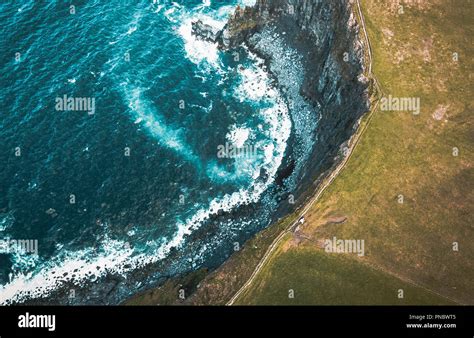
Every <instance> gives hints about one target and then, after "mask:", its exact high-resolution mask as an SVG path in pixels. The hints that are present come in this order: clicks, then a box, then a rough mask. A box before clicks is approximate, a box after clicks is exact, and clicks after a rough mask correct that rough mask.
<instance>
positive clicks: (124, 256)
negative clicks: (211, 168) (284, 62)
mask: <svg viewBox="0 0 474 338" xmlns="http://www.w3.org/2000/svg"><path fill="white" fill-rule="evenodd" d="M244 2H245V3H248V4H249V5H250V4H252V3H253V2H254V0H252V1H244ZM177 6H178V5H177ZM176 9H177V7H173V11H170V10H168V11H166V12H167V14H168V15H171V13H172V12H174V11H175V10H176ZM220 15H221V14H220ZM181 27H183V26H181ZM181 29H182V31H181V32H180V33H181V34H182V35H183V33H184V35H183V37H185V38H189V39H191V38H192V37H191V38H190V37H189V35H188V33H190V32H189V31H188V27H186V29H184V28H181ZM185 40H186V39H185ZM185 43H188V44H190V45H188V47H187V48H186V52H187V53H188V57H190V59H193V58H194V60H195V61H197V62H201V61H202V60H203V59H205V60H207V61H208V62H209V61H210V63H211V64H213V61H215V62H217V60H218V57H217V55H215V54H214V51H212V52H209V51H204V50H203V49H202V48H204V47H205V46H204V45H199V44H198V45H197V46H196V45H195V43H196V42H195V41H191V40H188V41H187V42H185ZM216 53H217V51H216ZM253 57H254V58H255V61H256V62H257V63H259V64H260V65H261V63H262V60H259V59H258V58H256V57H255V56H253ZM214 65H216V63H214ZM241 75H242V87H239V88H238V89H237V91H236V93H235V95H238V96H239V97H241V98H244V97H246V98H247V99H250V100H255V101H259V100H262V99H263V98H264V96H265V99H268V100H271V102H273V105H272V106H270V107H269V108H265V109H261V110H260V112H259V114H260V115H261V117H262V120H263V123H264V125H262V124H260V125H259V128H257V130H255V131H252V130H250V129H248V128H246V127H243V126H240V127H239V126H231V128H230V133H229V134H228V138H229V139H230V140H231V141H232V142H233V143H234V144H236V145H243V144H245V142H248V141H249V139H250V138H252V137H254V135H253V133H255V132H258V133H261V134H264V136H265V137H264V138H261V139H260V140H259V141H257V142H256V146H257V147H259V148H260V149H263V154H264V155H263V156H262V157H258V158H249V159H245V160H243V161H236V162H235V172H234V173H228V172H225V171H224V172H222V171H221V172H220V173H218V174H222V175H229V174H233V175H235V173H237V172H248V174H249V176H251V177H252V178H253V179H254V181H253V182H252V184H251V185H250V186H248V187H247V188H241V189H239V190H238V191H235V192H233V193H229V194H226V195H224V196H222V197H216V198H214V199H213V200H212V201H210V203H209V205H208V206H205V207H202V208H200V209H199V210H197V211H196V212H195V213H194V215H193V216H192V217H190V218H189V219H187V220H186V221H184V222H179V223H177V224H176V230H175V233H174V234H173V236H172V238H169V239H160V240H150V241H148V242H147V246H148V250H147V253H146V254H145V253H143V252H136V250H134V248H131V247H129V246H128V245H127V243H125V242H123V241H118V240H113V239H110V238H108V237H106V238H105V239H104V240H102V241H101V242H100V243H98V244H97V245H96V246H95V247H94V248H85V249H83V250H79V251H74V252H71V251H67V250H63V249H62V250H61V251H60V252H61V254H59V255H58V256H55V257H53V258H52V259H50V260H48V261H47V262H43V263H42V264H43V266H42V267H41V269H39V270H37V271H39V272H37V273H34V274H33V273H32V272H29V273H17V274H16V275H15V276H13V278H12V280H11V281H10V282H9V283H7V284H6V285H3V286H0V303H1V304H9V303H11V302H15V301H22V300H23V299H24V298H25V297H28V298H30V297H32V298H36V297H42V296H46V295H48V294H49V293H51V292H52V291H54V290H55V289H57V288H58V287H60V286H61V285H64V283H66V282H67V283H72V284H73V285H77V286H80V285H82V283H83V282H84V281H86V280H96V279H98V278H101V277H104V276H105V275H107V274H108V273H116V274H125V273H127V272H130V271H133V270H135V269H137V268H140V267H143V266H145V265H147V264H150V263H155V262H158V261H160V260H162V259H164V258H165V257H167V255H168V254H169V252H170V250H171V249H173V248H179V247H181V246H182V245H183V243H185V241H186V237H187V236H188V235H189V234H191V233H192V232H193V231H194V230H196V229H198V228H199V227H200V226H201V225H202V224H203V223H204V222H205V221H207V220H209V218H210V217H211V216H212V215H216V214H218V213H219V211H223V212H229V211H231V210H233V209H234V208H236V207H238V206H241V205H245V204H250V203H255V202H258V201H259V200H260V198H261V196H262V194H263V193H264V192H265V191H266V189H267V188H268V186H269V185H270V184H272V183H273V182H274V179H275V176H276V173H277V170H278V168H279V167H280V165H281V163H282V160H283V156H284V153H285V149H286V145H287V144H286V142H287V139H288V137H289V136H290V132H291V120H290V117H289V112H288V109H287V107H286V104H285V103H284V101H283V99H282V98H281V97H280V96H279V94H278V92H277V91H275V90H274V89H273V88H272V87H271V85H270V84H269V80H268V76H267V75H266V74H265V72H264V71H262V70H261V69H260V68H258V67H257V68H255V69H252V70H244V71H243V72H242V74H241ZM255 86H257V87H258V88H263V87H264V88H265V92H263V89H262V92H260V91H259V92H258V93H257V94H255V95H249V91H251V90H252V88H254V87H255ZM262 86H263V87H262ZM125 87H126V86H125ZM126 94H127V95H126V96H127V99H128V102H129V107H130V108H131V110H132V111H133V112H134V113H135V115H136V116H135V122H136V123H143V124H145V125H146V126H147V128H149V130H150V131H152V133H153V134H154V136H155V137H157V138H158V139H159V140H161V142H163V144H164V145H165V146H166V147H169V148H171V149H173V150H175V151H176V152H178V153H181V154H183V155H184V156H188V157H190V158H191V159H193V160H194V159H196V155H194V154H193V152H192V151H191V150H190V149H189V148H188V146H187V145H186V143H184V142H183V140H182V138H181V135H180V133H179V131H177V130H175V129H172V128H170V127H169V126H166V125H165V124H164V123H163V121H162V120H160V119H159V118H158V117H157V116H160V115H159V114H157V112H156V111H155V110H156V109H153V105H152V104H150V103H149V102H148V101H146V100H144V98H143V96H142V94H141V90H140V89H137V88H132V89H130V88H127V90H126ZM268 94H269V95H268ZM267 95H268V96H267ZM215 168H216V170H217V171H219V167H217V166H216V167H215ZM261 168H265V170H266V173H267V175H266V179H265V180H255V179H256V178H257V177H258V176H259V173H260V171H261ZM210 246H212V245H211V244H209V247H210ZM96 248H98V249H96ZM205 249H207V246H206V247H203V249H202V250H205ZM201 254H203V251H201ZM199 259H200V255H199V254H198V255H196V257H195V260H199ZM195 265H196V262H192V266H195Z"/></svg>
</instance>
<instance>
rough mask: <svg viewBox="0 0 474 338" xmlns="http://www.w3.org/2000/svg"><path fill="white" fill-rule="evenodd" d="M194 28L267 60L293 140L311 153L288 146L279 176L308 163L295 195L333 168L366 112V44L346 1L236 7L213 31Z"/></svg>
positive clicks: (281, 0) (293, 0)
mask: <svg viewBox="0 0 474 338" xmlns="http://www.w3.org/2000/svg"><path fill="white" fill-rule="evenodd" d="M199 26H200V27H201V29H195V30H194V31H195V34H196V35H198V36H200V37H202V38H204V39H207V40H209V41H213V42H217V43H218V44H219V47H220V48H222V49H234V48H238V47H239V46H241V45H242V44H244V45H246V46H247V47H248V48H249V50H250V51H252V52H253V53H256V54H257V55H258V56H260V57H262V58H263V59H264V60H265V62H266V64H267V66H268V70H269V71H270V73H272V75H273V77H274V78H275V80H276V81H277V82H278V86H279V87H280V89H281V91H282V93H284V95H285V96H286V100H287V102H288V106H289V107H290V110H291V111H292V112H291V116H292V120H293V122H294V128H295V133H294V134H295V136H294V137H295V138H300V141H299V142H300V143H302V144H303V145H302V146H300V148H302V149H303V148H305V149H307V148H308V147H310V148H311V150H310V155H309V156H308V157H307V158H306V159H304V158H301V156H303V155H302V154H303V151H302V150H301V151H299V150H298V149H296V148H297V147H294V149H293V150H294V151H295V152H294V154H292V156H290V158H289V160H288V163H286V164H284V165H283V166H282V168H281V171H282V172H285V170H286V168H289V167H298V162H299V161H305V160H306V162H307V164H306V165H305V166H304V168H302V170H301V172H300V174H299V177H298V178H297V181H298V182H300V184H298V185H299V186H300V188H299V189H301V187H305V188H308V184H312V183H313V182H315V180H316V179H317V178H318V177H320V175H321V174H322V173H323V172H325V171H327V170H328V169H329V168H331V167H332V166H333V165H334V163H335V161H336V158H337V157H338V155H339V154H340V149H341V146H342V145H343V144H345V143H347V141H348V139H349V138H350V137H351V135H352V134H353V133H354V131H355V129H356V127H357V125H358V122H359V120H360V118H361V116H362V115H363V114H364V113H365V112H366V111H368V109H369V100H368V86H369V81H368V80H367V77H366V76H364V73H365V69H364V67H365V60H364V58H365V54H364V50H363V48H364V45H363V44H362V43H361V40H360V37H359V27H358V24H357V21H356V19H355V17H354V12H353V9H352V8H351V2H350V1H349V0H331V1H329V0H328V1H316V0H257V1H256V4H255V5H254V6H252V7H245V8H241V7H238V8H237V9H236V11H235V13H234V14H233V15H232V16H231V17H230V18H229V20H228V22H227V24H226V25H225V26H224V28H223V29H222V30H221V31H220V32H219V33H215V32H213V31H210V29H208V28H207V29H202V25H199ZM196 27H197V26H196ZM311 123H312V124H314V126H315V127H314V129H313V130H311V129H310V128H307V125H308V124H311ZM298 128H299V130H298ZM309 141H311V142H309ZM295 149H296V150H295ZM295 163H296V164H295ZM284 179H285V177H283V178H281V181H283V180H284ZM304 182H306V183H307V184H305V183H304ZM301 183H303V184H301ZM299 192H302V191H299Z"/></svg>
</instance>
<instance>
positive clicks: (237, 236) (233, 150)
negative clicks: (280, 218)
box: [0, 0, 315, 304]
mask: <svg viewBox="0 0 474 338" xmlns="http://www.w3.org/2000/svg"><path fill="white" fill-rule="evenodd" d="M253 2H254V1H252V0H249V1H245V0H235V1H211V0H207V1H206V0H205V1H198V0H191V1H189V0H186V1H163V0H161V1H158V0H156V1H144V0H141V1H140V0H137V1H124V0H116V1H114V0H111V1H98V0H89V1H81V0H78V1H75V2H74V5H73V7H71V4H70V3H69V2H65V1H32V0H24V1H3V2H2V3H1V4H0V22H1V26H2V39H1V40H0V58H1V62H0V67H1V84H0V97H1V103H0V107H1V110H0V114H1V120H0V146H1V151H0V163H1V170H0V303H1V304H12V303H22V302H28V301H32V300H35V301H37V302H38V303H59V304H63V303H73V304H117V303H120V302H121V301H123V300H124V299H126V298H127V297H129V296H130V295H132V294H133V293H135V292H137V291H139V290H143V289H146V288H148V287H150V286H153V285H156V284H157V283H159V282H162V281H163V280H166V278H169V277H172V276H175V275H178V274H182V273H187V272H190V271H195V270H197V269H200V268H209V269H212V268H215V267H217V266H219V264H221V263H222V262H223V261H225V259H227V258H228V257H229V256H230V255H231V254H232V253H233V252H234V250H236V248H237V249H238V248H239V247H241V245H242V244H243V243H244V242H245V241H246V240H247V239H249V238H250V237H251V236H252V235H254V234H255V233H256V232H258V231H259V230H261V229H263V228H265V227H266V226H268V225H269V224H270V223H271V222H272V221H274V219H275V211H276V210H277V209H278V207H279V206H281V204H282V203H290V204H291V202H288V196H290V197H291V195H288V194H291V191H292V190H293V189H295V184H297V182H298V180H297V179H296V178H297V177H298V175H299V173H298V172H293V173H292V174H291V175H290V176H291V177H286V176H284V177H282V175H281V170H282V168H288V167H294V162H295V160H296V157H295V154H294V153H293V150H294V149H298V144H297V142H299V141H298V137H297V136H296V137H295V136H294V135H295V134H296V135H302V136H301V137H300V138H301V141H302V140H303V139H304V140H305V142H306V143H308V138H309V139H310V138H311V137H309V135H311V133H312V132H314V129H315V126H314V125H313V126H311V125H308V123H299V124H298V123H297V122H298V114H297V113H298V112H292V111H291V109H290V108H289V105H288V104H287V101H286V99H285V97H284V95H283V94H282V93H281V91H280V90H279V89H278V86H277V85H276V84H275V82H274V81H273V80H272V77H271V75H270V74H269V73H268V71H267V67H266V66H265V63H264V61H263V60H262V59H260V58H259V57H258V56H257V55H254V54H252V53H251V52H250V51H248V50H247V49H246V48H245V47H242V48H240V49H238V50H235V51H231V52H223V51H220V50H218V49H217V46H216V45H214V44H211V43H209V42H204V41H200V40H197V39H196V38H195V37H194V36H193V35H192V34H191V23H192V22H193V21H195V20H197V19H201V20H203V21H204V22H205V23H208V24H210V25H212V26H214V27H223V25H224V24H225V22H226V20H227V18H228V16H229V14H230V13H232V12H233V11H234V10H235V7H236V6H237V5H241V6H242V5H252V4H253ZM288 67H291V65H288ZM295 125H301V128H308V130H306V131H304V132H303V131H302V130H299V131H295ZM300 148H301V147H300ZM310 148H311V144H306V145H305V146H304V149H305V154H306V155H308V154H309V153H310V151H311V149H310ZM306 155H304V154H303V155H302V154H298V156H297V158H298V159H300V160H301V161H303V163H304V160H305V156H306ZM290 163H293V164H292V165H290ZM303 167H304V166H301V165H300V166H297V167H296V168H303ZM298 170H302V169H298ZM287 176H288V175H287ZM289 200H291V198H290V199H289ZM20 241H23V242H22V243H23V244H24V245H23V247H22V246H21V245H20ZM26 241H29V242H26ZM28 243H31V246H29V245H26V244H28ZM33 243H36V244H37V248H36V249H37V250H36V251H35V252H32V251H33V250H31V249H32V248H33V247H34V245H33ZM71 295H72V296H71Z"/></svg>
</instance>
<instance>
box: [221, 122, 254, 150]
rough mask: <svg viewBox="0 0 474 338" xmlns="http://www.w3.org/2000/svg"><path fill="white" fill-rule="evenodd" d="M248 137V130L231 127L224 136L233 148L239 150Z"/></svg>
mask: <svg viewBox="0 0 474 338" xmlns="http://www.w3.org/2000/svg"><path fill="white" fill-rule="evenodd" d="M249 136H250V129H249V128H246V127H237V126H236V125H232V126H231V127H230V131H229V132H228V133H227V135H226V139H227V140H228V141H229V142H231V143H232V145H234V146H235V147H238V148H241V147H243V146H244V144H245V142H246V141H247V140H248V138H249Z"/></svg>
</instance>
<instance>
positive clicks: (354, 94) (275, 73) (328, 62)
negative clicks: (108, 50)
mask: <svg viewBox="0 0 474 338" xmlns="http://www.w3.org/2000/svg"><path fill="white" fill-rule="evenodd" d="M192 32H193V34H194V35H195V36H197V37H198V38H200V39H203V40H206V41H210V42H212V43H216V44H218V46H219V48H220V49H222V50H224V51H227V52H232V51H235V50H238V49H239V48H240V47H242V46H244V47H246V48H247V49H248V50H249V51H250V52H252V53H254V54H256V55H257V56H258V57H259V58H261V59H263V60H264V62H265V68H266V69H267V70H268V72H269V73H270V74H271V76H272V77H273V79H274V80H275V82H276V84H277V86H278V87H279V89H280V91H281V92H282V93H283V94H284V96H285V99H286V101H287V104H288V106H289V107H290V110H291V111H292V120H293V123H294V125H296V126H295V130H294V132H293V134H295V135H293V136H292V137H293V138H299V139H300V141H302V142H303V148H304V146H310V147H311V149H310V151H309V154H308V156H307V158H305V159H300V158H299V157H298V155H299V152H298V151H301V150H302V149H292V150H291V151H290V155H289V156H288V158H287V159H286V163H283V164H282V166H281V167H280V169H279V173H278V177H277V179H276V183H277V184H278V185H283V184H284V183H283V182H284V181H285V180H288V179H289V178H290V177H291V175H292V173H296V172H298V170H296V168H297V167H298V165H300V169H301V170H300V172H299V173H298V175H297V176H296V177H293V179H294V180H296V181H297V184H296V185H295V187H297V188H296V190H294V191H292V192H291V195H293V197H294V198H295V199H296V200H295V203H294V204H292V205H290V204H289V203H284V202H283V201H282V203H279V207H278V210H277V211H276V213H275V220H276V219H277V218H283V217H284V216H286V215H288V214H290V213H291V212H293V211H294V210H295V209H297V208H298V207H299V206H302V205H304V204H305V203H306V202H307V201H308V200H309V199H310V198H311V197H312V196H313V194H314V191H316V189H317V187H318V186H319V185H320V183H321V182H322V181H323V180H324V179H325V178H326V177H327V176H328V175H329V174H330V173H331V172H332V171H333V169H334V168H335V167H337V165H338V164H339V163H340V162H341V161H342V160H343V158H344V156H345V149H347V144H348V142H349V140H350V138H351V137H352V136H353V135H354V133H355V131H356V130H357V127H358V125H359V122H360V119H361V117H362V116H363V115H364V113H366V112H367V111H369V108H370V107H369V90H368V88H369V84H370V83H369V80H368V79H367V78H366V77H365V76H364V75H363V74H364V72H365V69H364V64H365V62H366V61H365V60H364V56H365V54H364V51H363V44H362V42H361V41H360V40H359V28H358V25H357V21H356V19H355V17H354V13H353V9H352V8H351V5H350V3H349V1H348V0H335V1H313V0H257V2H256V4H255V6H252V7H245V8H240V7H238V8H237V9H236V11H235V13H234V14H233V15H232V16H231V17H230V18H229V21H228V22H227V24H226V25H225V26H224V27H223V29H221V30H219V29H215V28H214V27H212V26H210V25H207V24H205V23H203V22H202V21H200V20H197V21H195V22H194V23H193V24H192ZM285 59H286V60H285ZM290 62H291V63H290ZM299 77H301V78H299ZM296 78H298V80H296ZM298 125H299V126H298ZM308 125H313V126H314V129H311V128H309V129H308V128H306V127H307V126H308ZM298 128H300V131H299V132H298V130H297V129H298ZM291 143H292V142H291V141H290V144H291ZM290 147H291V146H290ZM296 148H297V147H296ZM300 148H301V147H300ZM288 194H289V193H287V194H286V196H284V197H282V199H283V198H286V197H287V195H288ZM267 230H268V231H271V230H272V229H267ZM267 230H264V231H267ZM225 266H226V263H224V264H223V266H222V267H223V268H225ZM218 270H220V268H219V269H218ZM230 270H232V268H230ZM196 273H197V272H196ZM196 273H193V272H191V273H190V274H188V275H185V276H176V277H175V278H173V279H172V280H169V282H168V283H166V284H164V285H165V286H161V287H160V288H159V289H151V290H148V291H143V292H140V293H139V294H137V295H136V296H133V297H131V298H130V299H129V300H128V301H126V302H125V304H137V303H138V304H148V302H153V299H154V297H155V291H156V292H157V294H159V293H160V292H162V293H163V292H164V293H167V292H171V293H174V292H176V290H174V288H173V287H172V289H171V290H169V291H165V290H167V289H168V288H169V287H170V285H174V284H176V285H178V286H176V287H179V288H182V287H184V286H183V285H187V284H188V281H187V280H188V279H192V280H194V279H196V276H195V275H196ZM209 274H210V272H209V271H207V272H205V273H204V276H201V277H199V278H198V281H196V282H193V283H191V284H192V285H194V287H193V288H192V289H194V291H196V289H195V288H196V287H197V288H198V289H200V288H202V287H203V285H201V284H202V283H204V284H205V283H206V276H209ZM199 275H201V272H199ZM231 278H233V279H235V276H234V277H231ZM201 280H202V282H200V281H201ZM180 285H181V286H180ZM198 285H200V286H198ZM162 288H163V289H162ZM161 289H162V290H161ZM204 289H206V288H205V287H204ZM157 290H161V291H157ZM227 291H228V290H227ZM204 292H206V291H204ZM216 292H218V291H216ZM187 294H188V295H189V296H190V298H186V301H184V302H185V303H186V304H200V301H199V297H197V299H195V298H196V297H194V294H193V292H190V293H189V292H188V293H187ZM165 298H166V299H167V298H169V297H168V296H165ZM147 299H148V300H147ZM160 302H161V301H160ZM182 302H183V301H182V300H179V299H176V300H175V301H173V302H171V303H176V304H180V303H182Z"/></svg>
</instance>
